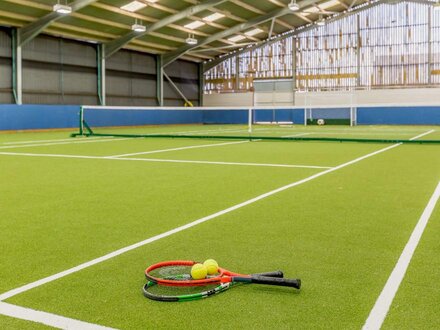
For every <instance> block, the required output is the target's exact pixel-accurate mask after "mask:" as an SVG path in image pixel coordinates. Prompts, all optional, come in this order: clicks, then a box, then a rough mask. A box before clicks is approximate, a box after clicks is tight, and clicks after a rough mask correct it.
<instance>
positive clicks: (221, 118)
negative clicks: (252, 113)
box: [202, 109, 249, 125]
mask: <svg viewBox="0 0 440 330" xmlns="http://www.w3.org/2000/svg"><path fill="white" fill-rule="evenodd" d="M202 112H203V119H202V123H203V124H219V125H221V124H247V123H248V113H249V110H248V109H243V110H221V109H220V110H208V111H202Z"/></svg>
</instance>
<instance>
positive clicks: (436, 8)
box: [433, 0, 440, 11]
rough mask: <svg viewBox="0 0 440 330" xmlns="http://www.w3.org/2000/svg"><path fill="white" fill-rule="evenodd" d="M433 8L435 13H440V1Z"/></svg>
mask: <svg viewBox="0 0 440 330" xmlns="http://www.w3.org/2000/svg"><path fill="white" fill-rule="evenodd" d="M433 7H434V10H435V11H440V0H437V1H436V3H435V4H434V6H433Z"/></svg>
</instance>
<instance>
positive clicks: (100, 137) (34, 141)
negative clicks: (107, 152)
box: [2, 136, 108, 144]
mask: <svg viewBox="0 0 440 330" xmlns="http://www.w3.org/2000/svg"><path fill="white" fill-rule="evenodd" d="M102 138H108V137H106V136H94V137H87V138H86V137H78V138H76V139H102ZM73 140H74V139H73V138H68V139H52V140H33V141H9V142H3V143H2V144H27V143H29V144H34V143H41V142H61V141H72V142H73Z"/></svg>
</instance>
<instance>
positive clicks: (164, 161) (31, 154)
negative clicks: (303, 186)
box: [0, 152, 331, 169]
mask: <svg viewBox="0 0 440 330" xmlns="http://www.w3.org/2000/svg"><path fill="white" fill-rule="evenodd" d="M0 155H4V156H28V157H54V158H78V159H104V160H121V161H124V160H125V161H140V162H155V163H186V164H209V165H236V166H262V167H286V168H312V169H328V168H331V167H329V166H314V165H290V164H264V163H234V162H214V161H212V162H211V161H205V160H180V159H160V158H122V157H118V158H116V157H100V156H80V155H59V154H33V153H28V152H0Z"/></svg>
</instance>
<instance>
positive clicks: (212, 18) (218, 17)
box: [203, 13, 225, 22]
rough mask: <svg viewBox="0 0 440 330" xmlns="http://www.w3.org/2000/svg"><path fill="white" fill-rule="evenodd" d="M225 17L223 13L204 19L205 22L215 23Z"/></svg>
mask: <svg viewBox="0 0 440 330" xmlns="http://www.w3.org/2000/svg"><path fill="white" fill-rule="evenodd" d="M223 17H225V15H223V14H221V13H214V14H212V15H209V16H206V17H204V18H203V20H204V21H206V22H214V21H216V20H218V19H220V18H223Z"/></svg>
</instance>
